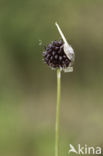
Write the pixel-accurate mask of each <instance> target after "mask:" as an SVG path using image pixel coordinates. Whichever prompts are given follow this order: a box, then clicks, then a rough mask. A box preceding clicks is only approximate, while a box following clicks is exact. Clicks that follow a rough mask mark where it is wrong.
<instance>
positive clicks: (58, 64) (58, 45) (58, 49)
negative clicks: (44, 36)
mask: <svg viewBox="0 0 103 156" xmlns="http://www.w3.org/2000/svg"><path fill="white" fill-rule="evenodd" d="M63 44H64V43H63V41H62V40H60V41H53V42H52V43H50V44H48V46H47V47H46V48H45V52H43V57H44V62H45V63H47V64H48V66H50V67H51V68H67V67H68V66H69V64H70V62H71V61H70V60H69V59H68V57H67V56H66V54H65V52H64V49H63Z"/></svg>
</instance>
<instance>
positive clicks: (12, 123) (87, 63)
mask: <svg viewBox="0 0 103 156" xmlns="http://www.w3.org/2000/svg"><path fill="white" fill-rule="evenodd" d="M55 21H57V22H58V23H59V25H60V27H61V28H62V30H63V32H64V34H65V36H66V38H67V40H68V41H69V43H71V45H72V47H73V48H74V50H75V53H76V61H75V65H74V72H73V73H62V102H61V115H60V118H61V120H60V122H61V123H60V125H61V126H60V127H61V128H60V151H59V152H60V153H59V154H60V156H68V149H69V144H70V143H71V144H73V145H74V146H76V145H77V144H79V143H80V144H81V145H84V144H87V145H88V146H89V145H98V146H101V147H102V145H103V123H102V122H103V70H102V67H103V0H54V1H49V0H41V1H40V0H9V1H8V0H0V156H41V155H42V156H47V155H48V156H53V155H54V139H55V113H56V72H55V71H52V70H50V69H49V68H48V66H47V65H46V64H44V62H43V60H42V52H43V50H44V45H47V44H48V43H49V42H51V41H52V40H55V39H57V40H58V39H60V36H59V33H58V31H57V28H56V27H55V25H54V23H55Z"/></svg>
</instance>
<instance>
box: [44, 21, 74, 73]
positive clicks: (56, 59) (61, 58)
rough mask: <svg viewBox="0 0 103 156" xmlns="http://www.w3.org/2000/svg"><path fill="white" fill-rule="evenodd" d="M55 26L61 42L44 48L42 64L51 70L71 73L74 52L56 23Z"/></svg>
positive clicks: (55, 42) (54, 42)
mask: <svg viewBox="0 0 103 156" xmlns="http://www.w3.org/2000/svg"><path fill="white" fill-rule="evenodd" d="M55 24H56V27H57V29H58V31H59V34H60V36H61V37H62V39H63V40H60V41H56V40H55V41H53V42H52V43H50V44H48V46H47V47H46V48H45V52H43V57H44V62H45V63H47V64H48V66H49V67H51V68H53V69H56V68H60V69H61V70H64V72H72V71H73V67H72V65H73V63H74V61H75V53H74V50H73V48H72V47H71V45H70V44H69V43H68V42H67V40H66V38H65V36H64V34H63V32H62V30H61V29H60V27H59V25H58V24H57V22H56V23H55Z"/></svg>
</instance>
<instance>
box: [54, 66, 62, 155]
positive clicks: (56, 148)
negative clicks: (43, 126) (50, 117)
mask: <svg viewBox="0 0 103 156" xmlns="http://www.w3.org/2000/svg"><path fill="white" fill-rule="evenodd" d="M60 97H61V71H60V69H57V110H56V138H55V156H58V151H59V114H60Z"/></svg>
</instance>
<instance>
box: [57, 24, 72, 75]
mask: <svg viewBox="0 0 103 156" xmlns="http://www.w3.org/2000/svg"><path fill="white" fill-rule="evenodd" d="M55 24H56V27H57V29H58V31H59V33H60V35H61V37H62V39H63V41H64V45H63V48H64V52H65V54H66V56H67V57H68V58H69V60H70V61H71V63H70V64H69V67H68V68H65V69H64V71H65V72H72V71H73V67H72V65H73V63H74V60H75V53H74V50H73V48H72V47H71V45H70V44H69V43H68V42H67V40H66V38H65V36H64V34H63V32H62V30H61V29H60V26H59V25H58V24H57V22H56V23H55Z"/></svg>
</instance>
